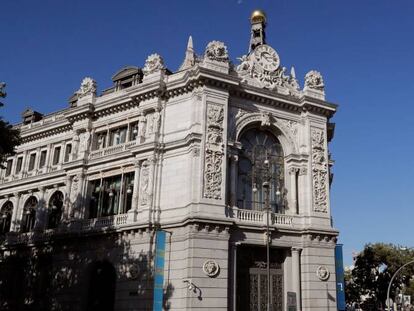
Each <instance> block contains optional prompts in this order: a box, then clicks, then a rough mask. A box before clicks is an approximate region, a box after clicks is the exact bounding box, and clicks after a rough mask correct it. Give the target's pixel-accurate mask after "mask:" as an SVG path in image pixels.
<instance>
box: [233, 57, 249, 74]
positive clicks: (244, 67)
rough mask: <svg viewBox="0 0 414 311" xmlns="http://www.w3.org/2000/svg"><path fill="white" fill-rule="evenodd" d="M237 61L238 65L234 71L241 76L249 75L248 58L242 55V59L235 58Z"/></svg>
mask: <svg viewBox="0 0 414 311" xmlns="http://www.w3.org/2000/svg"><path fill="white" fill-rule="evenodd" d="M237 59H238V60H239V61H240V65H238V66H237V68H236V71H237V72H239V73H241V74H243V73H249V72H250V69H251V64H250V59H249V56H247V55H243V56H242V57H237Z"/></svg>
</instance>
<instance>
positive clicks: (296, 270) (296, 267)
mask: <svg viewBox="0 0 414 311" xmlns="http://www.w3.org/2000/svg"><path fill="white" fill-rule="evenodd" d="M300 251H301V249H300V248H298V247H292V287H293V291H294V292H295V293H296V303H297V309H296V310H297V311H301V305H302V304H301V301H302V299H301V288H300Z"/></svg>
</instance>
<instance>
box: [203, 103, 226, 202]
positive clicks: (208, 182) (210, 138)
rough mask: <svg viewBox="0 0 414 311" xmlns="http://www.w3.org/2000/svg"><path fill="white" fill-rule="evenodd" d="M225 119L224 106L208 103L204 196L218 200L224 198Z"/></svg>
mask: <svg viewBox="0 0 414 311" xmlns="http://www.w3.org/2000/svg"><path fill="white" fill-rule="evenodd" d="M223 120H224V109H223V107H222V106H221V105H216V104H208V106H207V131H206V147H205V159H204V191H203V196H204V197H205V198H209V199H216V200H220V199H221V198H222V194H221V185H222V180H223V169H222V163H223V155H224V152H223Z"/></svg>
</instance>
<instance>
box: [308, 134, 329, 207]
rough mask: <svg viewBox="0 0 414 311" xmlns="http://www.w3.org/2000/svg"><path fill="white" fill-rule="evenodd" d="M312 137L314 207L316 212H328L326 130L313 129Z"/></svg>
mask: <svg viewBox="0 0 414 311" xmlns="http://www.w3.org/2000/svg"><path fill="white" fill-rule="evenodd" d="M311 139H312V184H313V209H314V211H315V212H322V213H327V212H328V187H327V185H328V183H327V182H328V180H327V178H328V164H327V159H326V156H325V151H326V150H325V132H324V131H323V130H321V129H317V128H312V129H311Z"/></svg>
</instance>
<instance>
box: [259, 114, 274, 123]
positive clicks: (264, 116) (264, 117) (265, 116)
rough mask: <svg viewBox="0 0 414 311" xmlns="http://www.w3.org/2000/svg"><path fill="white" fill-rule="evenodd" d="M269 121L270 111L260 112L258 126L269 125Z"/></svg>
mask: <svg viewBox="0 0 414 311" xmlns="http://www.w3.org/2000/svg"><path fill="white" fill-rule="evenodd" d="M271 123H272V122H271V120H270V113H268V112H262V113H261V115H260V126H270V124H271Z"/></svg>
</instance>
